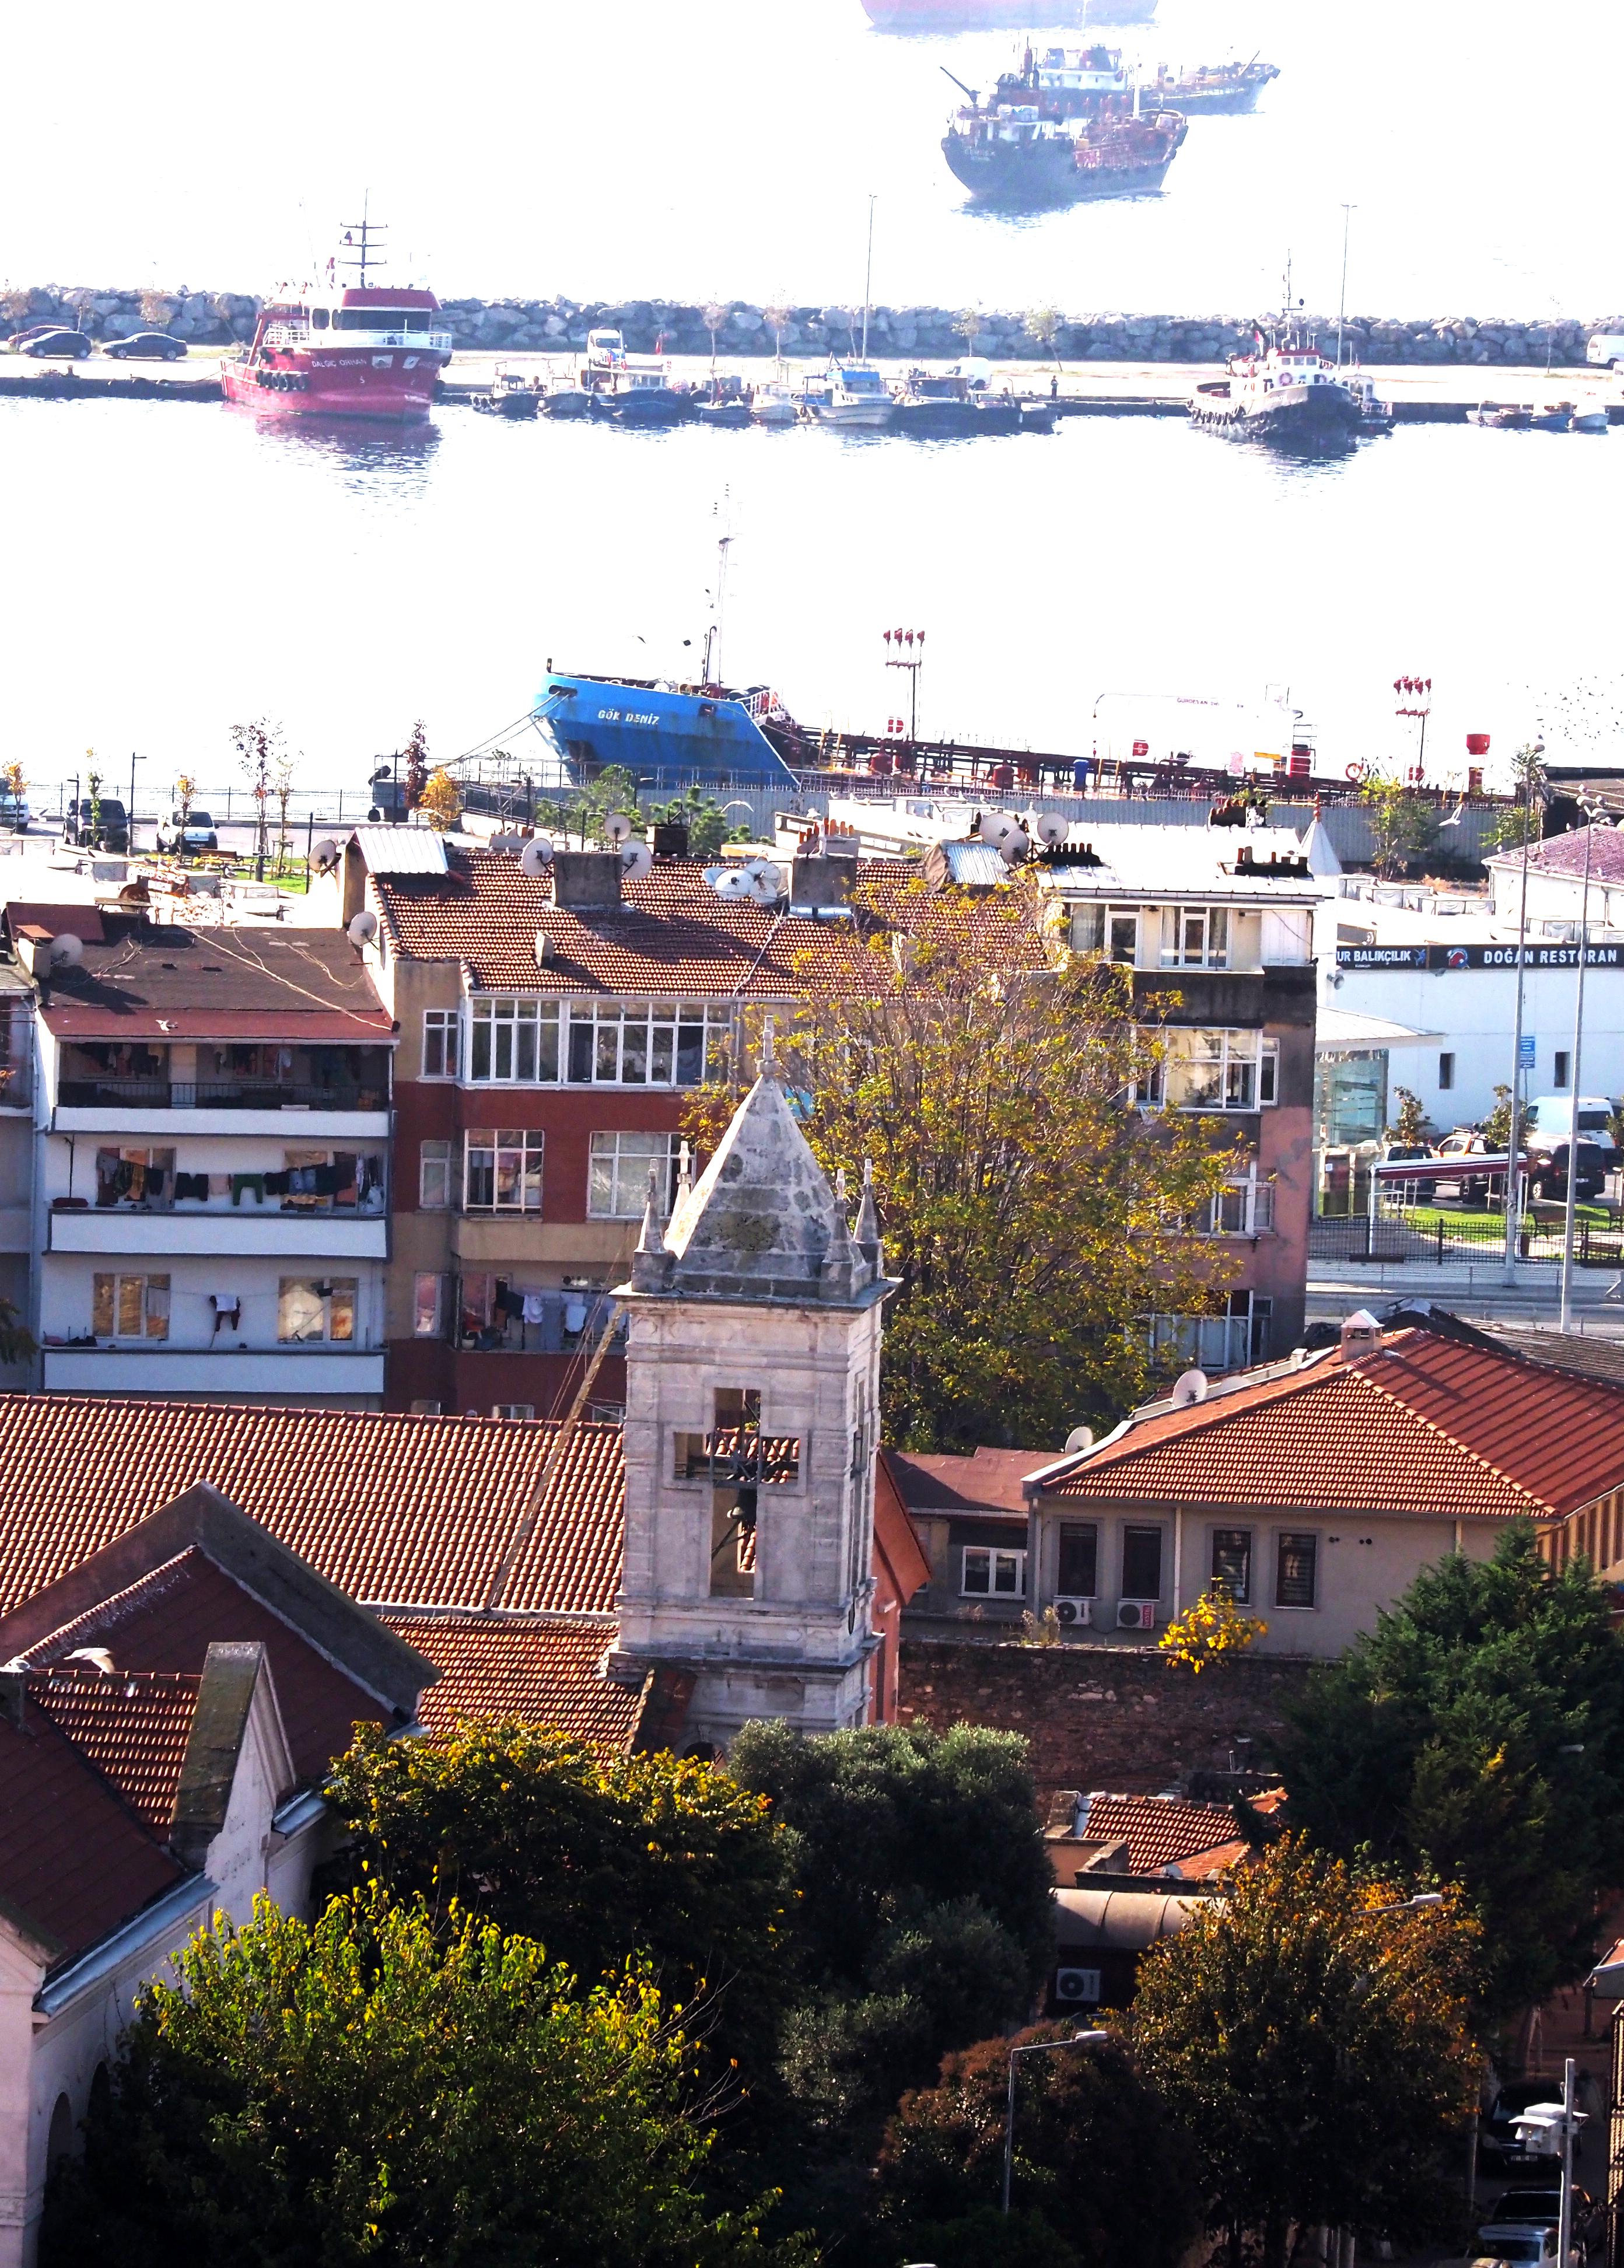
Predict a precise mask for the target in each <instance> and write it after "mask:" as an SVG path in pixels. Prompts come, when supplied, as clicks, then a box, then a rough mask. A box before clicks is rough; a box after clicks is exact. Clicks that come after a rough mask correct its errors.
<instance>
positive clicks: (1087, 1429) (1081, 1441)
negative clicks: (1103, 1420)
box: [1066, 1425, 1094, 1453]
mask: <svg viewBox="0 0 1624 2268" xmlns="http://www.w3.org/2000/svg"><path fill="white" fill-rule="evenodd" d="M1093 1446H1094V1429H1093V1427H1092V1426H1091V1425H1074V1426H1073V1427H1072V1429H1071V1431H1070V1432H1069V1433H1068V1434H1067V1436H1066V1447H1067V1450H1068V1452H1069V1453H1075V1452H1076V1451H1077V1450H1078V1449H1091V1448H1092V1447H1093Z"/></svg>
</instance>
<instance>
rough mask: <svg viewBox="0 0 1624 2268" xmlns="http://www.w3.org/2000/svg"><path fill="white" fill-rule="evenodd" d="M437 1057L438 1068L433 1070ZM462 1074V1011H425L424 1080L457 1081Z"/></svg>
mask: <svg viewBox="0 0 1624 2268" xmlns="http://www.w3.org/2000/svg"><path fill="white" fill-rule="evenodd" d="M435 1057H438V1059H439V1065H440V1068H439V1069H438V1070H435V1069H433V1068H432V1061H433V1058H435ZM461 1070H462V1011H461V1009H460V1008H425V1009H424V1010H423V1070H422V1072H421V1074H420V1075H421V1076H422V1077H423V1078H424V1079H456V1078H458V1077H459V1075H460V1073H461Z"/></svg>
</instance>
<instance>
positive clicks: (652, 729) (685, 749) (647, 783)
mask: <svg viewBox="0 0 1624 2268" xmlns="http://www.w3.org/2000/svg"><path fill="white" fill-rule="evenodd" d="M534 717H535V722H536V723H537V725H540V728H541V729H542V731H543V732H544V733H547V734H548V735H549V736H550V737H551V739H552V740H553V743H554V745H555V747H556V748H557V750H558V752H559V755H561V756H562V759H563V761H564V763H565V766H566V767H567V769H568V771H569V774H570V778H571V779H572V780H574V781H576V782H577V783H584V782H585V781H586V780H589V779H591V778H592V776H593V774H594V773H596V772H599V771H602V770H604V769H605V768H606V766H607V765H610V764H623V765H624V766H625V768H626V770H628V772H630V773H631V774H632V775H633V776H634V777H635V778H636V781H637V784H638V785H639V786H640V787H648V788H662V789H668V790H675V789H679V788H682V787H686V786H687V784H688V783H689V782H690V781H694V782H696V783H698V784H700V785H702V786H707V787H709V786H717V787H721V786H731V785H739V786H758V787H759V786H762V785H771V786H775V787H781V788H791V787H793V786H794V785H795V784H796V781H795V774H794V773H793V772H792V771H791V770H790V766H789V765H788V764H787V763H786V762H784V759H783V755H781V754H780V752H779V748H778V747H777V746H776V745H775V739H774V738H771V737H769V735H782V736H783V738H784V739H785V740H789V741H790V742H791V743H793V742H794V741H795V740H797V739H798V738H799V733H798V730H797V725H796V724H795V720H794V719H793V718H792V717H791V716H790V712H789V711H788V710H787V709H786V708H785V707H784V705H783V702H782V701H780V699H779V698H778V696H777V695H776V694H775V692H774V691H773V690H772V689H771V688H770V687H768V686H765V685H753V686H750V687H748V688H746V689H745V690H744V691H743V692H736V691H733V690H731V689H730V688H728V687H726V686H722V685H673V684H672V683H670V682H669V681H666V680H665V679H660V678H650V679H644V678H636V677H600V676H597V675H594V674H592V673H591V672H590V671H589V672H585V673H577V674H574V675H567V674H565V673H564V672H562V670H561V671H558V672H556V673H555V672H554V671H552V670H549V671H548V672H547V681H546V682H545V684H544V685H543V686H542V689H541V693H540V697H539V699H538V700H537V703H536V706H535V711H534ZM764 728H765V729H764Z"/></svg>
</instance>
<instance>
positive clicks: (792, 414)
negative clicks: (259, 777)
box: [750, 378, 798, 425]
mask: <svg viewBox="0 0 1624 2268" xmlns="http://www.w3.org/2000/svg"><path fill="white" fill-rule="evenodd" d="M750 415H751V416H752V417H753V419H754V420H755V422H756V423H757V424H758V425H793V424H794V423H796V420H797V415H798V412H797V407H796V393H795V388H794V387H792V386H791V385H790V384H789V382H788V380H787V379H782V378H773V379H768V380H767V382H766V383H765V384H764V385H761V386H757V387H752V388H751V392H750Z"/></svg>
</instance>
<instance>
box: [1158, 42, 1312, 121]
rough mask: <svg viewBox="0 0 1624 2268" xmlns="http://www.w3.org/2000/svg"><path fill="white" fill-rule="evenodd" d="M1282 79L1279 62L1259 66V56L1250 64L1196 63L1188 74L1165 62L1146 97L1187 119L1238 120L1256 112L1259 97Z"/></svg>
mask: <svg viewBox="0 0 1624 2268" xmlns="http://www.w3.org/2000/svg"><path fill="white" fill-rule="evenodd" d="M1278 77H1280V66H1279V64H1278V63H1260V62H1259V61H1258V59H1257V57H1256V55H1253V57H1252V59H1251V61H1250V62H1249V63H1197V65H1196V66H1195V68H1194V70H1186V71H1172V70H1169V69H1168V68H1167V65H1166V64H1165V63H1162V64H1161V65H1159V66H1158V68H1157V74H1156V77H1155V78H1154V79H1153V80H1152V81H1150V84H1149V85H1147V86H1146V88H1145V96H1146V99H1147V100H1150V101H1154V102H1157V103H1161V104H1165V107H1167V108H1168V109H1169V110H1178V111H1182V113H1183V114H1184V115H1185V117H1187V118H1235V117H1238V116H1239V115H1240V114H1241V113H1242V112H1244V111H1250V110H1255V109H1256V108H1257V107H1258V97H1259V95H1260V94H1261V93H1262V92H1263V90H1264V88H1265V87H1266V86H1267V85H1268V83H1269V81H1270V80H1271V79H1276V78H1278Z"/></svg>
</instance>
